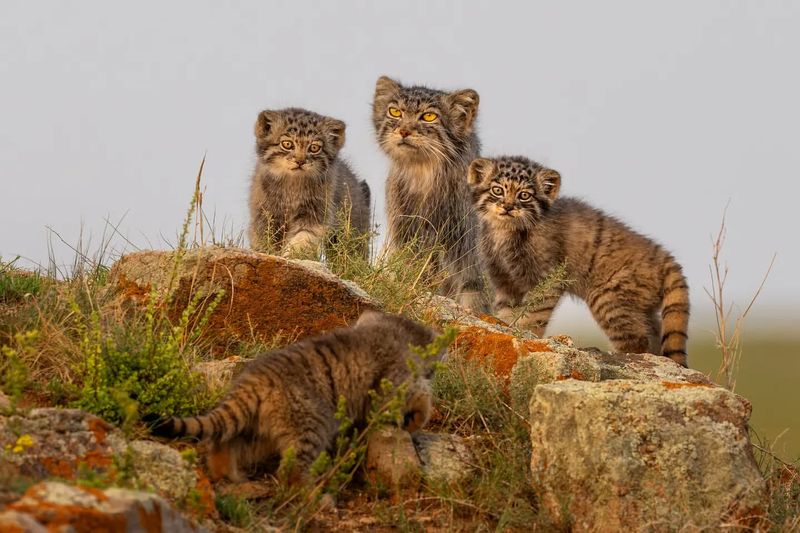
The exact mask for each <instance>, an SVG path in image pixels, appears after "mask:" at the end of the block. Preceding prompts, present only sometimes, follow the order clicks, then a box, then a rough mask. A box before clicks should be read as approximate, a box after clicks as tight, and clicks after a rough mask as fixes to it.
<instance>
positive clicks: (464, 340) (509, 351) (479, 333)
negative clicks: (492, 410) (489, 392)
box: [453, 326, 523, 379]
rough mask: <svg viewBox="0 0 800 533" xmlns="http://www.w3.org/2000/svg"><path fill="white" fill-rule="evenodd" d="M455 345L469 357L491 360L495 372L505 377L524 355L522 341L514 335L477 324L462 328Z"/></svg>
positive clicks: (507, 376)
mask: <svg viewBox="0 0 800 533" xmlns="http://www.w3.org/2000/svg"><path fill="white" fill-rule="evenodd" d="M453 346H454V348H456V349H461V350H463V353H464V354H465V355H466V357H467V359H476V360H478V361H481V362H484V361H486V360H487V359H488V360H490V361H491V364H492V368H493V369H494V373H495V374H496V375H497V376H498V377H502V378H505V379H508V378H509V376H511V370H512V369H513V368H514V365H515V364H516V362H517V359H519V358H520V356H521V355H523V353H521V350H520V348H521V346H520V343H519V342H518V341H517V340H516V339H515V338H514V337H513V336H511V335H508V334H506V333H497V332H493V331H488V330H485V329H482V328H479V327H476V326H471V327H467V328H464V329H462V330H461V331H460V332H459V334H458V336H457V337H456V340H455V342H454V343H453Z"/></svg>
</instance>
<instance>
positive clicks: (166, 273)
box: [110, 248, 378, 347]
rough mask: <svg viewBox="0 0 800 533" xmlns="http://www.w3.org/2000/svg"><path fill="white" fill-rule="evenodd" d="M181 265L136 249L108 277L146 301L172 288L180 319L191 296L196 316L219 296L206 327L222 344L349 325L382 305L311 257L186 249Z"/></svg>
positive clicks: (125, 294) (127, 297)
mask: <svg viewBox="0 0 800 533" xmlns="http://www.w3.org/2000/svg"><path fill="white" fill-rule="evenodd" d="M177 263H178V265H177V268H176V267H175V264H176V255H175V253H174V252H168V251H144V252H137V253H132V254H128V255H125V256H123V257H122V258H120V260H119V261H117V262H116V263H115V264H114V266H113V267H112V269H111V273H110V276H111V279H112V280H113V284H114V287H115V288H116V290H117V292H118V294H120V296H121V299H122V301H125V302H130V301H133V302H139V303H143V302H145V301H146V300H147V298H148V297H149V295H150V294H151V292H153V291H155V294H157V295H158V296H159V298H160V299H161V301H166V300H167V299H166V296H167V294H168V293H169V292H170V290H171V291H172V292H171V294H172V297H171V300H170V302H171V307H170V311H171V313H172V314H173V315H174V317H175V318H177V317H179V316H180V314H181V313H182V312H183V311H184V309H186V308H187V306H188V305H189V304H190V303H191V302H192V300H193V299H194V301H195V302H196V303H197V307H198V310H197V312H196V313H195V319H199V317H201V316H202V315H203V313H204V310H205V309H208V306H209V305H210V304H211V303H212V302H213V301H214V300H215V298H218V297H219V298H221V299H220V300H219V301H218V304H217V306H216V308H215V309H214V310H213V311H212V312H211V313H210V315H209V316H208V323H207V324H206V326H205V328H204V334H205V335H208V336H209V338H210V339H213V340H214V342H215V344H216V345H217V346H223V347H224V346H226V345H227V344H229V343H230V342H231V341H237V340H241V339H246V340H248V341H251V340H258V341H261V342H269V341H270V340H271V339H273V338H274V337H275V336H277V335H283V336H285V337H288V338H290V339H291V340H294V339H297V338H301V337H305V336H308V335H313V334H316V333H320V332H323V331H328V330H331V329H334V328H337V327H341V326H346V325H347V324H348V323H349V322H351V321H352V320H354V319H356V318H358V316H359V315H360V314H361V312H362V311H364V310H365V309H372V308H377V307H378V305H377V303H376V302H375V301H373V300H372V299H371V298H370V297H369V296H368V295H367V294H366V293H364V292H363V291H362V290H361V289H359V288H358V287H356V286H355V285H353V284H352V283H349V282H344V281H342V280H340V279H339V278H337V277H336V276H334V275H333V274H331V273H330V272H329V271H328V270H327V269H326V268H325V267H324V266H323V265H321V264H320V263H316V262H313V261H293V260H288V259H284V258H281V257H275V256H271V255H267V254H263V253H259V252H254V251H250V250H244V249H234V248H201V249H194V250H188V251H186V252H185V254H184V255H183V256H182V257H181V258H180V261H178V262H177ZM173 272H176V275H175V277H174V281H173V282H172V283H170V279H171V278H172V273H173ZM198 298H199V300H198Z"/></svg>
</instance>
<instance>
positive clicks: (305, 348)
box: [152, 311, 435, 481]
mask: <svg viewBox="0 0 800 533" xmlns="http://www.w3.org/2000/svg"><path fill="white" fill-rule="evenodd" d="M434 338H435V334H434V333H433V331H432V330H431V329H429V328H428V327H426V326H423V325H420V324H418V323H416V322H413V321H411V320H409V319H406V318H404V317H402V316H396V315H387V314H383V313H379V312H376V311H367V312H365V313H363V314H362V315H361V317H359V319H358V322H357V323H356V324H355V326H354V327H352V328H343V329H339V330H335V331H333V332H330V333H327V334H323V335H320V336H317V337H313V338H308V339H305V340H302V341H300V342H297V343H295V344H292V345H290V346H287V347H286V348H282V349H279V350H274V351H272V352H269V353H266V354H264V355H261V356H260V357H258V358H256V359H255V360H253V361H251V362H249V363H248V364H247V366H246V367H245V369H244V370H243V371H242V373H241V374H239V376H238V377H237V378H236V380H235V381H234V383H233V384H232V386H231V390H230V392H229V393H228V394H227V396H226V397H224V398H223V399H222V400H221V401H220V402H219V404H217V406H216V407H214V408H213V409H212V410H211V411H210V412H208V413H206V414H204V415H202V416H194V417H186V418H178V417H173V418H170V419H167V420H166V421H163V422H161V423H160V424H158V425H156V426H155V427H154V428H153V430H152V432H153V434H155V435H158V436H163V437H171V438H175V437H184V438H186V437H189V438H194V439H197V440H200V441H205V442H206V443H208V444H209V446H210V454H209V458H208V465H209V470H210V474H211V477H212V478H214V479H220V478H222V477H227V478H228V479H231V480H234V481H239V480H242V479H244V478H245V477H246V476H247V475H248V474H251V473H253V472H254V471H255V470H257V469H258V467H259V466H263V465H264V464H265V463H266V462H267V461H268V460H269V459H270V458H273V457H276V456H277V457H280V456H281V455H282V454H283V453H284V452H286V450H287V449H289V448H292V449H294V451H295V453H296V461H297V462H296V468H295V470H294V473H293V478H294V480H298V481H299V480H301V479H302V478H303V477H304V476H305V474H307V472H308V468H309V466H310V465H311V464H312V462H313V461H314V460H315V459H316V458H317V456H318V455H319V454H320V453H321V452H322V451H324V450H329V449H330V448H331V447H332V446H333V445H334V443H335V439H336V435H337V431H338V427H339V422H338V421H337V420H336V418H335V413H336V410H337V403H338V401H339V397H340V396H342V397H344V398H345V401H346V414H347V416H348V418H350V419H351V420H353V421H354V423H355V424H356V425H359V424H363V423H364V422H365V418H366V416H367V415H368V413H369V409H370V397H369V391H370V390H376V391H377V390H379V389H380V383H381V380H382V379H384V378H385V379H388V380H390V381H391V382H392V383H394V384H395V385H400V384H402V383H407V384H408V390H407V393H406V405H405V412H404V421H405V428H406V429H407V430H408V431H410V432H413V431H415V430H417V429H419V428H420V427H422V426H424V425H425V424H426V423H427V421H428V418H429V417H430V413H431V409H432V404H431V390H430V385H429V381H428V380H429V378H430V377H431V373H432V371H433V365H432V363H430V362H429V361H426V362H425V363H424V364H423V363H422V362H420V361H419V356H417V355H416V354H414V353H413V352H412V350H411V349H410V346H425V345H428V344H430V343H431V342H432V341H433V340H434ZM409 359H414V360H416V361H417V364H418V365H417V368H427V369H428V371H427V373H425V374H423V375H418V376H416V377H414V375H413V374H412V373H411V370H410V369H409V365H408V361H409Z"/></svg>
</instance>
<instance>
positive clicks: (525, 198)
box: [518, 191, 533, 202]
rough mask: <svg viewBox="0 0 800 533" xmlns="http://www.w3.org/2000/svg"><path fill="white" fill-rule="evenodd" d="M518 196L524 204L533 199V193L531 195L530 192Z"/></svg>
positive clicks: (523, 192)
mask: <svg viewBox="0 0 800 533" xmlns="http://www.w3.org/2000/svg"><path fill="white" fill-rule="evenodd" d="M518 196H519V199H520V200H522V201H523V202H527V201H528V200H530V199H531V198H533V195H532V194H531V193H529V192H528V191H522V192H521V193H519V195H518Z"/></svg>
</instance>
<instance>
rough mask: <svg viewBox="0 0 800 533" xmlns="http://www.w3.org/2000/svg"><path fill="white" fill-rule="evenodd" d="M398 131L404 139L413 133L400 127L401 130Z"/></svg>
mask: <svg viewBox="0 0 800 533" xmlns="http://www.w3.org/2000/svg"><path fill="white" fill-rule="evenodd" d="M397 133H399V134H400V137H402V138H403V139H405V138H406V137H408V136H409V135H411V132H410V131H409V130H407V129H405V128H400V130H399V131H398V132H397Z"/></svg>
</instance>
